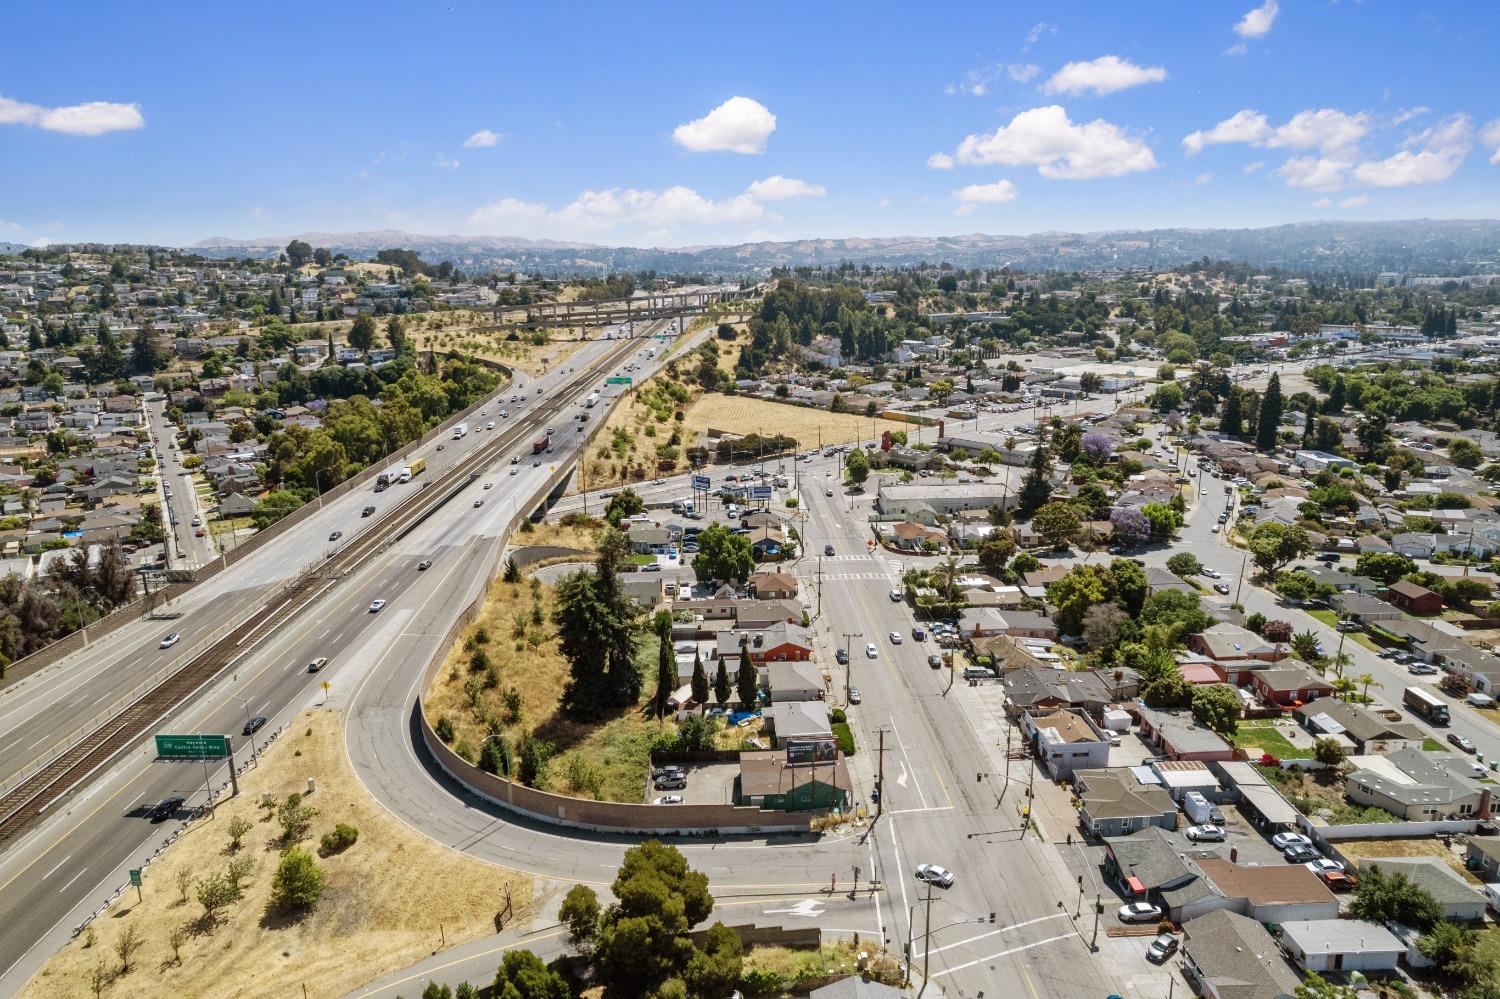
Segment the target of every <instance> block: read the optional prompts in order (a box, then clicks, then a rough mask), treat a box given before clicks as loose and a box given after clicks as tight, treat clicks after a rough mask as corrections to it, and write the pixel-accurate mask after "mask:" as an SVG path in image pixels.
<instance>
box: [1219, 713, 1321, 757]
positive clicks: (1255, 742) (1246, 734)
mask: <svg viewBox="0 0 1500 999" xmlns="http://www.w3.org/2000/svg"><path fill="white" fill-rule="evenodd" d="M1232 741H1233V742H1234V745H1235V747H1236V748H1237V749H1244V750H1246V751H1249V750H1251V749H1252V747H1253V748H1254V749H1259V750H1260V751H1261V752H1262V753H1270V754H1271V755H1272V756H1274V757H1276V758H1277V759H1279V760H1294V759H1299V758H1301V759H1305V758H1307V757H1308V756H1309V755H1311V754H1310V753H1309V752H1308V751H1307V750H1305V749H1298V748H1297V747H1296V746H1294V745H1292V743H1291V742H1290V741H1289V740H1288V739H1287V737H1286V736H1284V735H1282V734H1281V733H1280V732H1279V731H1277V728H1276V725H1275V724H1274V723H1272V722H1269V721H1242V722H1240V725H1239V730H1238V731H1236V732H1235V734H1234V739H1233V740H1232ZM1251 755H1252V756H1254V753H1251Z"/></svg>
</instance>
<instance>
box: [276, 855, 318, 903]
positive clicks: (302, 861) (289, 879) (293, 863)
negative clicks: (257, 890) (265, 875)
mask: <svg viewBox="0 0 1500 999" xmlns="http://www.w3.org/2000/svg"><path fill="white" fill-rule="evenodd" d="M327 880H328V877H327V875H326V874H325V873H324V872H323V868H321V867H319V866H318V864H317V862H316V861H314V860H313V855H312V854H310V853H308V852H307V851H306V850H302V849H297V848H293V849H291V850H288V851H287V852H286V853H284V854H282V857H281V862H280V863H279V864H277V865H276V873H275V874H273V875H272V876H271V905H272V907H274V908H276V909H278V910H280V911H282V912H297V911H303V910H307V909H311V908H313V907H314V906H316V905H317V904H318V899H320V898H322V897H323V887H324V885H325V884H326V883H327Z"/></svg>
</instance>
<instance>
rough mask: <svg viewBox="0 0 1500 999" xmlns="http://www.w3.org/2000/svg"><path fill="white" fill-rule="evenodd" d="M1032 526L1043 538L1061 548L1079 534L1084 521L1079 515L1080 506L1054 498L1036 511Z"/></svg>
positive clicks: (1053, 545)
mask: <svg viewBox="0 0 1500 999" xmlns="http://www.w3.org/2000/svg"><path fill="white" fill-rule="evenodd" d="M1031 526H1032V527H1034V528H1036V531H1037V533H1038V534H1040V535H1041V536H1042V540H1044V541H1045V542H1047V543H1048V544H1049V545H1051V546H1052V547H1054V548H1061V547H1063V546H1064V545H1065V544H1066V543H1067V542H1068V541H1069V540H1071V539H1072V538H1073V537H1074V536H1076V535H1077V534H1078V530H1079V528H1080V527H1082V526H1083V522H1082V521H1081V520H1080V519H1079V517H1078V508H1077V507H1075V506H1074V505H1073V504H1072V503H1068V502H1066V501H1064V500H1053V501H1052V502H1050V503H1048V504H1046V505H1045V506H1043V507H1042V508H1041V509H1040V510H1038V511H1037V512H1036V516H1035V517H1033V518H1032V521H1031Z"/></svg>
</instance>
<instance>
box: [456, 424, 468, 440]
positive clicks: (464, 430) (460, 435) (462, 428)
mask: <svg viewBox="0 0 1500 999" xmlns="http://www.w3.org/2000/svg"><path fill="white" fill-rule="evenodd" d="M468 435H469V425H468V424H467V423H460V424H459V425H458V426H456V427H454V428H453V439H454V440H456V441H461V440H463V439H464V438H465V437H467V436H468Z"/></svg>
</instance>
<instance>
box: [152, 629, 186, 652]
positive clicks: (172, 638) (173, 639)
mask: <svg viewBox="0 0 1500 999" xmlns="http://www.w3.org/2000/svg"><path fill="white" fill-rule="evenodd" d="M180 641H182V636H181V635H179V634H177V632H175V631H174V632H172V633H171V634H170V635H168V636H167V637H166V638H163V639H162V640H161V644H160V645H158V646H157V648H159V649H170V648H171V647H172V646H174V645H176V644H177V643H178V642H180Z"/></svg>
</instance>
